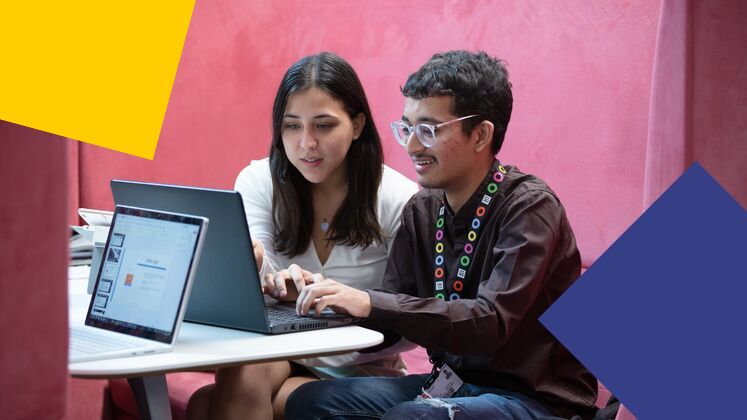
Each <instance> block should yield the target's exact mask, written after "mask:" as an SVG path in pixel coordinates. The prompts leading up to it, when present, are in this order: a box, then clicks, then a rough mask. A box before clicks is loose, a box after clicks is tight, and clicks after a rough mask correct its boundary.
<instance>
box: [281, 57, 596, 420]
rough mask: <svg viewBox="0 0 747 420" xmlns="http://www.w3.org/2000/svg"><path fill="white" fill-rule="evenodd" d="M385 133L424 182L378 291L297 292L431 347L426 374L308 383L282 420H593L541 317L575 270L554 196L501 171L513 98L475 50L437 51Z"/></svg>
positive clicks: (407, 89)
mask: <svg viewBox="0 0 747 420" xmlns="http://www.w3.org/2000/svg"><path fill="white" fill-rule="evenodd" d="M402 93H403V94H404V96H405V107H404V114H403V117H402V121H397V122H395V123H393V124H392V128H393V129H394V132H395V136H396V138H397V140H398V141H399V142H400V143H401V144H403V145H404V146H405V147H406V149H407V152H408V154H409V155H410V156H411V158H412V161H413V163H414V164H415V169H416V171H417V174H418V183H419V184H420V185H421V186H423V188H424V189H423V190H421V191H420V192H419V193H418V194H416V195H415V196H414V197H413V198H412V199H411V200H410V202H409V203H408V204H407V206H406V207H405V209H404V211H403V215H402V217H403V219H402V227H401V228H400V230H399V232H398V234H397V236H396V238H395V240H394V243H393V245H392V250H391V253H390V257H389V263H388V266H387V271H386V274H385V277H384V283H383V287H382V288H381V289H377V290H365V291H359V290H356V289H353V288H351V287H348V286H344V285H342V284H339V283H337V282H335V281H334V280H329V279H327V280H323V281H321V282H319V283H315V284H312V285H310V286H307V287H305V288H303V290H302V291H301V294H300V296H299V299H298V301H297V308H298V310H299V312H305V311H306V310H308V308H310V307H312V306H315V307H316V308H317V309H323V308H325V307H331V308H333V309H335V310H337V311H339V312H346V313H349V314H351V315H354V316H357V317H361V318H366V319H367V320H366V322H367V324H366V325H369V326H372V327H374V328H378V329H382V330H390V331H394V332H395V333H397V334H398V335H401V336H402V337H405V338H407V339H408V340H410V341H412V342H414V343H417V344H420V345H421V346H423V347H425V348H427V349H428V351H429V355H430V357H431V361H432V362H434V371H433V373H431V375H427V374H426V375H409V376H406V377H400V378H347V379H339V380H331V381H322V382H317V383H310V384H307V385H304V386H302V387H301V388H299V389H298V390H297V391H296V392H295V393H293V394H292V395H291V397H290V398H289V400H288V403H287V405H286V415H287V416H288V417H289V418H326V417H327V416H332V417H335V418H341V417H348V416H349V417H355V418H361V417H363V418H365V417H369V416H370V417H373V418H380V417H381V416H382V415H383V416H384V418H393V419H395V418H397V419H398V418H421V417H420V416H424V417H422V418H453V415H454V414H455V413H458V416H459V417H464V418H492V419H532V418H541V417H546V416H561V417H571V416H573V415H576V414H578V415H581V416H582V417H584V418H587V417H590V416H591V415H592V413H593V411H594V402H595V400H596V387H597V384H596V380H595V378H594V377H593V376H592V375H591V374H590V373H589V371H588V370H586V369H585V368H584V367H583V366H582V365H581V364H580V363H579V362H578V361H577V360H576V359H575V358H574V357H573V356H572V355H571V354H570V353H569V352H568V351H567V350H566V349H565V348H564V347H563V346H562V345H561V344H560V343H559V342H558V341H557V340H556V339H555V338H554V337H553V336H552V335H551V334H550V333H549V332H548V331H547V330H546V329H545V328H544V327H543V326H542V325H541V324H540V322H539V321H538V319H537V318H538V317H539V316H540V315H541V314H542V313H543V312H544V311H545V310H546V309H547V308H548V307H549V306H550V305H551V304H552V303H553V302H554V301H555V300H556V299H557V298H558V297H559V296H560V295H561V294H562V293H563V292H564V291H565V290H566V289H567V288H568V287H569V286H570V285H571V284H572V283H573V282H574V281H575V280H576V278H577V277H578V276H579V274H580V269H581V261H580V257H579V253H578V249H577V248H576V241H575V238H574V236H573V232H572V231H571V227H570V225H569V223H568V220H567V218H566V215H565V210H564V209H563V206H562V205H561V204H560V201H559V200H558V198H557V197H556V195H555V193H553V191H552V190H551V189H550V188H549V187H548V186H547V185H546V184H545V183H544V182H543V181H542V180H540V179H539V178H537V177H534V176H532V175H528V174H524V173H522V172H521V171H519V170H518V169H517V168H516V167H512V166H508V165H501V163H500V162H498V161H497V160H496V159H495V155H496V154H497V153H498V151H499V150H500V148H501V145H502V143H503V138H504V135H505V132H506V128H507V126H508V122H509V119H510V117H511V109H512V103H513V98H512V94H511V84H510V83H509V81H508V74H507V72H506V69H505V68H504V67H503V65H502V63H501V62H500V61H499V60H496V59H494V58H491V57H489V56H488V55H487V54H485V53H476V54H475V53H469V52H466V51H451V52H447V53H443V54H436V55H434V56H433V57H432V58H431V59H430V60H429V61H428V62H427V63H426V64H425V65H423V67H421V68H420V69H419V70H418V71H417V72H415V73H414V74H412V75H410V77H409V78H408V80H407V83H406V84H405V86H404V87H403V88H402Z"/></svg>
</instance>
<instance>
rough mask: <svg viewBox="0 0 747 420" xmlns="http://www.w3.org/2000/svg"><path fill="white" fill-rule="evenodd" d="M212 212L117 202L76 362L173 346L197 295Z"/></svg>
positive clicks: (77, 337)
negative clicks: (179, 211) (180, 211)
mask: <svg viewBox="0 0 747 420" xmlns="http://www.w3.org/2000/svg"><path fill="white" fill-rule="evenodd" d="M207 226H208V219H206V218H204V217H198V216H188V215H184V214H177V213H167V212H162V211H154V210H146V209H142V208H136V207H125V206H117V207H116V209H115V211H114V216H113V220H112V224H111V229H110V230H109V237H108V239H107V241H106V245H105V247H104V254H103V255H104V257H103V260H102V261H101V264H100V266H99V271H98V275H97V277H96V286H95V288H94V291H93V294H92V295H91V302H90V304H89V306H88V313H87V314H86V321H85V325H83V326H74V327H72V328H71V329H70V353H69V354H70V355H69V360H70V362H71V363H74V362H83V361H89V360H97V359H107V358H113V357H123V356H131V355H139V354H148V353H159V352H165V351H169V350H170V349H171V345H172V344H173V343H174V341H175V340H176V336H177V335H178V333H179V325H180V324H181V321H182V318H183V317H184V310H185V307H186V306H187V305H186V302H187V299H188V298H189V293H190V288H191V285H192V282H193V278H194V275H195V272H196V267H197V266H198V264H197V263H198V261H199V259H200V251H201V249H202V245H203V243H204V238H205V232H206V230H207Z"/></svg>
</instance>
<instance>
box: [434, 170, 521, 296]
mask: <svg viewBox="0 0 747 420" xmlns="http://www.w3.org/2000/svg"><path fill="white" fill-rule="evenodd" d="M507 173H508V172H507V171H506V168H504V167H503V165H498V170H496V171H494V172H493V179H492V182H489V183H488V185H487V187H486V190H487V193H488V194H492V195H493V196H495V194H496V193H497V192H498V188H499V186H498V184H500V183H501V182H502V181H503V180H504V179H505V175H506V174H507ZM488 194H485V195H484V196H483V198H482V203H481V205H480V206H478V207H477V209H476V210H475V215H476V217H475V218H474V219H472V223H471V227H472V229H471V230H470V231H469V232H468V233H467V240H468V241H469V242H468V243H466V244H464V254H465V255H462V256H461V257H460V258H459V265H460V267H459V270H458V273H457V276H456V277H458V278H459V279H458V280H454V281H453V283H452V286H451V288H452V290H453V291H454V292H453V293H451V294H450V295H449V300H457V299H460V298H461V296H460V293H459V292H461V291H462V290H464V282H463V279H464V277H465V274H466V272H467V270H468V269H469V265H470V264H471V262H472V260H471V259H470V256H471V255H472V253H473V252H474V251H475V244H474V242H475V241H477V232H478V231H479V229H480V226H481V225H482V217H483V216H484V215H485V213H487V205H488V204H490V202H491V199H492V197H491V196H490V195H488ZM443 215H444V207H443V206H442V207H441V209H440V210H439V213H438V216H439V217H438V219H437V220H436V254H438V255H436V260H435V263H436V269H435V270H434V276H435V278H436V281H435V290H436V291H438V290H443V289H444V287H443V286H444V280H443V278H444V276H446V274H447V273H446V270H445V268H444V261H445V258H444V256H443V255H442V254H443V252H444V243H443V239H444V236H445V232H444V230H443V226H444V220H445V219H444V216H443ZM435 296H436V298H438V299H441V300H446V295H445V294H444V293H441V292H439V293H436V295H435Z"/></svg>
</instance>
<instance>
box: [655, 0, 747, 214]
mask: <svg viewBox="0 0 747 420" xmlns="http://www.w3.org/2000/svg"><path fill="white" fill-rule="evenodd" d="M746 21H747V4H745V3H744V2H743V1H739V0H716V1H709V2H694V1H678V0H671V1H670V0H667V1H665V2H664V4H663V12H662V18H661V24H660V30H659V38H658V41H657V43H658V45H657V52H656V65H655V74H654V82H653V87H652V99H651V116H650V120H651V122H650V130H649V147H648V155H647V165H646V169H647V170H646V186H645V191H646V192H645V197H644V199H645V203H644V204H645V205H649V204H650V203H652V202H653V201H654V200H655V199H656V198H657V197H658V196H659V195H660V194H661V193H662V192H664V190H665V189H666V188H667V187H669V185H671V183H672V182H673V181H674V180H675V179H676V178H677V177H678V176H679V175H680V174H681V173H682V171H683V170H684V169H686V168H687V167H688V166H689V165H690V164H691V163H692V162H694V161H698V162H700V163H701V164H702V165H703V167H705V168H706V170H708V171H709V172H710V173H711V175H713V176H714V177H715V178H716V179H717V180H718V181H719V182H720V183H721V185H722V186H724V188H726V190H727V191H729V192H730V193H731V194H732V195H733V196H734V198H735V199H737V201H739V203H740V204H741V205H742V206H743V207H747V183H745V180H747V54H745V53H744V45H745V42H747V26H745V25H744V22H746Z"/></svg>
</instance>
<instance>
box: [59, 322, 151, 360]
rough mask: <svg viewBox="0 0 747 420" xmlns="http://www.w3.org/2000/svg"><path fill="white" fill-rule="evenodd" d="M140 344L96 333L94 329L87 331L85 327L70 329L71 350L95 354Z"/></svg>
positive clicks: (139, 344) (140, 344)
mask: <svg viewBox="0 0 747 420" xmlns="http://www.w3.org/2000/svg"><path fill="white" fill-rule="evenodd" d="M141 346H142V343H134V342H132V341H129V340H126V339H120V338H118V337H112V336H110V335H108V334H106V335H104V334H97V333H96V332H95V331H89V330H88V329H85V328H71V329H70V351H71V352H78V353H84V354H95V353H104V352H108V351H112V350H119V349H128V348H134V347H141Z"/></svg>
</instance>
